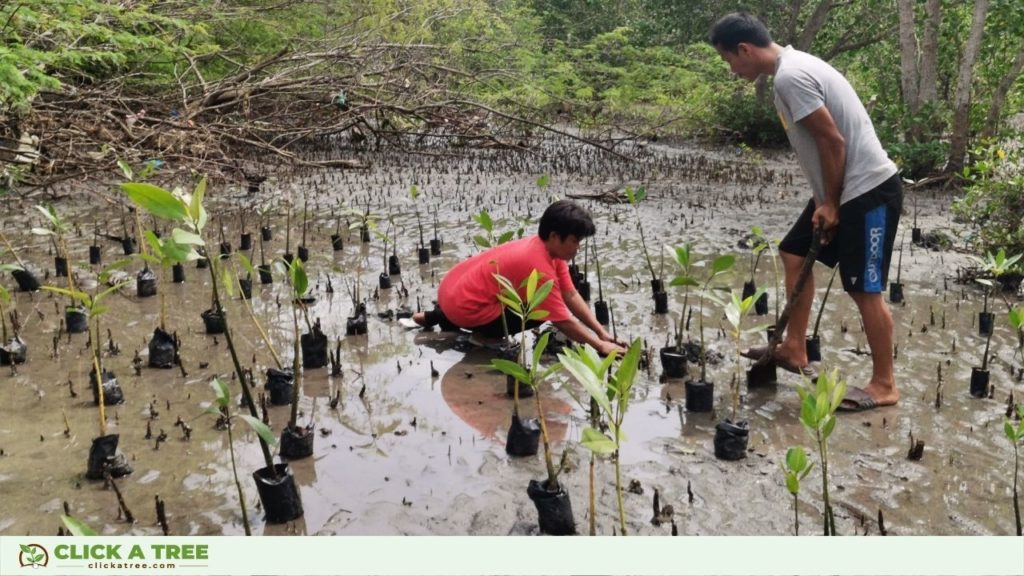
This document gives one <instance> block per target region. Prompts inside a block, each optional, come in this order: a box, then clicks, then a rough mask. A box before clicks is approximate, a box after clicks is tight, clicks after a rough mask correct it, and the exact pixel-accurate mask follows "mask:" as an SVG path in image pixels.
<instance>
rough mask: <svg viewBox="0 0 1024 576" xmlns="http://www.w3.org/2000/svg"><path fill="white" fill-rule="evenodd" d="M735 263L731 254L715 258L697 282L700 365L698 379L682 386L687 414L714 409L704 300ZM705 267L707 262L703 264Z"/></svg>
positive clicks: (682, 281)
mask: <svg viewBox="0 0 1024 576" xmlns="http://www.w3.org/2000/svg"><path fill="white" fill-rule="evenodd" d="M735 262H736V257H735V256H733V255H731V254H725V255H722V256H716V257H715V258H714V260H711V266H710V267H709V268H708V269H707V271H706V274H705V277H704V279H703V282H699V286H700V290H699V291H698V295H699V297H698V300H697V326H698V328H697V331H698V332H699V334H700V351H699V353H698V361H699V363H700V379H699V380H693V379H690V380H687V381H686V383H685V384H684V387H685V389H686V409H687V411H689V412H710V411H711V410H712V408H713V407H714V392H715V384H714V382H712V381H711V380H709V379H708V349H707V343H706V342H705V341H704V300H705V299H707V297H708V296H709V295H710V294H711V290H713V289H715V288H714V287H712V286H711V283H712V282H714V280H715V279H716V278H718V277H719V276H721V275H723V274H725V273H726V272H727V271H728V270H729V269H730V268H732V266H733V264H734V263H735ZM703 264H704V265H705V267H706V264H707V262H704V263H703ZM676 280H680V283H681V285H687V284H686V283H685V277H683V279H680V277H678V276H677V277H676V278H675V279H673V282H675V281H676Z"/></svg>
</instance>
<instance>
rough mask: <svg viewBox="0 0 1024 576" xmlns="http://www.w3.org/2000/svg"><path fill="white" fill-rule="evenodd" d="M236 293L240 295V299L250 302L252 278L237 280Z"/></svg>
mask: <svg viewBox="0 0 1024 576" xmlns="http://www.w3.org/2000/svg"><path fill="white" fill-rule="evenodd" d="M238 291H239V292H241V293H242V299H244V300H252V277H251V276H249V277H246V278H239V279H238Z"/></svg>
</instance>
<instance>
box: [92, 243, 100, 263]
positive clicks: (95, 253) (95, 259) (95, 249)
mask: <svg viewBox="0 0 1024 576" xmlns="http://www.w3.org/2000/svg"><path fill="white" fill-rule="evenodd" d="M102 261H103V252H102V251H101V250H100V247H99V246H95V245H94V246H89V264H99V263H100V262H102Z"/></svg>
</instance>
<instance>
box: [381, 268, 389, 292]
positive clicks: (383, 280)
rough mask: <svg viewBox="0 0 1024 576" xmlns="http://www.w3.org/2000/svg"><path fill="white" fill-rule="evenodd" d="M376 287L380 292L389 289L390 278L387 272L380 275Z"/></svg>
mask: <svg viewBox="0 0 1024 576" xmlns="http://www.w3.org/2000/svg"><path fill="white" fill-rule="evenodd" d="M378 285H379V286H380V289H381V290H387V289H388V288H391V277H390V276H388V273H387V272H381V273H380V280H379V281H378Z"/></svg>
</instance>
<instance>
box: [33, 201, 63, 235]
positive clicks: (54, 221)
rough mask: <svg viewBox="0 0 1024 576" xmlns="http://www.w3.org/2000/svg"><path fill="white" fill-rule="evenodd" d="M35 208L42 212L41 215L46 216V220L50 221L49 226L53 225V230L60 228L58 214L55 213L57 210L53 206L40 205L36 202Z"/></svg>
mask: <svg viewBox="0 0 1024 576" xmlns="http://www.w3.org/2000/svg"><path fill="white" fill-rule="evenodd" d="M36 210H39V211H40V212H42V213H43V216H45V217H46V220H47V221H48V222H49V223H50V226H53V228H54V229H55V230H57V229H60V228H61V221H60V216H58V215H57V210H56V209H54V207H53V206H50V205H46V206H40V205H38V204H37V205H36Z"/></svg>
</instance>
